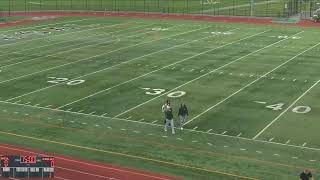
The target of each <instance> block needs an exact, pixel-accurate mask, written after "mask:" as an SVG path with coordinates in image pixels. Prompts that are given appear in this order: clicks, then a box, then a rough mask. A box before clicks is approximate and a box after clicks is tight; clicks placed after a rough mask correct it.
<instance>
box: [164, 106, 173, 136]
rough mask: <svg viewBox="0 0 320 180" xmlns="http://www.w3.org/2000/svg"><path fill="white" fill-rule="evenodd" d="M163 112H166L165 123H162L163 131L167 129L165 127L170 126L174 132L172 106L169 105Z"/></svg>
mask: <svg viewBox="0 0 320 180" xmlns="http://www.w3.org/2000/svg"><path fill="white" fill-rule="evenodd" d="M165 113H166V124H165V125H164V131H167V128H168V127H170V126H171V130H172V134H175V131H174V124H173V112H172V108H171V107H170V108H169V109H168V110H167V111H166V112H165Z"/></svg>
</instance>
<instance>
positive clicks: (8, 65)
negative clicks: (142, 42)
mask: <svg viewBox="0 0 320 180" xmlns="http://www.w3.org/2000/svg"><path fill="white" fill-rule="evenodd" d="M118 25H123V24H116V25H112V26H118ZM112 26H109V27H112ZM145 26H149V25H143V26H137V27H130V28H124V29H122V30H118V31H112V32H108V33H103V34H98V35H94V36H89V38H92V37H99V36H105V35H112V34H115V33H119V32H123V31H127V30H130V29H136V28H142V27H145ZM104 28H106V27H104ZM99 29H100V28H99ZM91 30H93V29H91ZM138 31H141V30H137V32H138ZM145 33H146V32H143V33H142V34H145ZM139 34H141V33H139ZM139 34H135V35H134V36H136V35H139ZM128 37H130V36H128ZM87 38H88V36H85V38H78V39H73V40H85V39H87ZM73 40H71V41H64V42H62V43H66V42H72V41H73ZM112 41H115V40H108V41H105V42H103V43H107V42H112ZM60 43H61V42H59V43H55V44H60ZM87 43H88V42H87V41H86V42H83V43H80V44H70V45H67V46H64V48H70V47H73V46H79V45H82V44H87ZM103 43H98V44H88V45H85V46H80V47H77V48H71V49H68V50H64V51H59V52H54V53H52V54H48V55H44V56H55V55H57V54H63V53H66V52H70V51H74V50H78V49H82V48H85V47H90V46H95V45H100V44H103ZM55 44H49V45H45V46H50V45H55ZM45 46H40V47H39V48H42V47H45ZM50 50H52V49H50ZM54 51H55V50H54ZM49 52H50V51H49ZM28 55H42V54H28ZM0 56H1V55H0ZM23 58H24V57H18V58H13V59H10V60H17V59H23ZM41 58H43V55H42V56H40V57H35V58H31V59H28V60H25V61H19V62H15V63H11V64H7V65H3V66H0V69H3V68H7V67H11V66H15V65H18V64H22V63H26V62H30V61H34V60H37V59H40V60H41Z"/></svg>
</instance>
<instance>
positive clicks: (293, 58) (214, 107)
mask: <svg viewBox="0 0 320 180" xmlns="http://www.w3.org/2000/svg"><path fill="white" fill-rule="evenodd" d="M319 44H320V43H317V44H316V45H314V46H312V47H310V48H308V49H306V50H304V51H302V52H300V53H299V54H297V55H295V56H294V57H292V58H290V59H289V60H287V61H285V62H283V63H282V64H280V65H279V66H277V67H275V68H274V69H272V70H271V71H269V72H267V73H265V74H264V75H262V76H260V77H259V78H257V79H255V80H254V81H252V82H250V83H249V84H247V85H246V86H244V87H242V88H241V89H239V90H237V91H236V92H234V93H232V94H231V95H230V96H228V97H226V98H225V99H223V100H221V101H219V102H218V103H217V104H215V105H213V106H211V107H209V108H208V109H206V110H205V111H203V112H201V113H200V114H198V115H197V116H195V117H193V118H192V119H190V120H189V121H188V122H186V123H185V125H186V124H189V123H190V122H192V121H193V120H195V119H196V118H198V117H200V116H202V115H203V114H205V113H207V112H208V111H210V110H211V109H213V108H215V107H217V106H218V105H220V104H221V103H223V102H225V101H226V100H228V99H230V98H231V97H233V96H234V95H236V94H238V93H239V92H241V91H242V90H244V89H246V88H247V87H249V86H251V85H252V84H254V83H256V82H257V81H259V80H260V79H262V78H264V77H266V76H267V75H269V74H270V73H272V72H273V71H275V70H277V69H279V68H280V67H282V66H283V65H285V64H287V63H288V62H290V61H292V60H294V59H295V58H297V57H299V56H300V55H302V54H304V53H305V52H307V51H309V50H311V49H313V48H315V47H316V46H318V45H319Z"/></svg>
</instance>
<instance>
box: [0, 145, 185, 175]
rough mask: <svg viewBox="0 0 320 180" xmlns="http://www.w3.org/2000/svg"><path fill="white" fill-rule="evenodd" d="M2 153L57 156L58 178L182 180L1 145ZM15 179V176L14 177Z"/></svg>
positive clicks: (56, 172)
mask: <svg viewBox="0 0 320 180" xmlns="http://www.w3.org/2000/svg"><path fill="white" fill-rule="evenodd" d="M0 154H1V155H43V156H54V157H55V178H54V179H57V180H181V179H179V178H174V177H168V176H164V175H157V174H153V173H150V172H145V171H140V170H133V169H128V168H119V167H115V166H112V165H107V164H102V163H98V162H89V161H83V160H79V159H75V158H71V157H66V156H61V155H57V154H53V153H42V152H39V151H35V150H30V149H25V148H18V147H13V146H10V145H0ZM12 179H13V178H12Z"/></svg>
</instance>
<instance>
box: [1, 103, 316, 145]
mask: <svg viewBox="0 0 320 180" xmlns="http://www.w3.org/2000/svg"><path fill="white" fill-rule="evenodd" d="M0 103H3V104H10V105H16V106H22V107H29V108H34V109H40V110H48V111H53V112H64V113H69V114H75V115H80V116H87V117H95V118H103V119H106V120H111V119H113V120H119V121H125V122H130V123H136V124H145V125H150V126H157V127H163V125H161V124H152V123H148V122H138V121H134V120H127V119H121V118H111V117H105V116H99V115H90V114H85V113H79V112H72V111H64V110H60V109H51V108H45V107H36V106H32V105H25V104H15V103H11V102H6V101H0ZM107 128H109V129H112V128H111V127H107ZM185 131H190V132H195V133H201V134H208V135H214V136H221V137H226V138H232V139H241V140H245V141H251V142H259V143H263V144H274V145H279V146H285V147H292V148H299V149H307V150H314V151H320V148H311V147H303V146H296V145H290V144H284V143H277V142H269V141H264V140H257V139H251V138H244V137H236V136H231V135H222V134H217V133H208V132H204V131H199V130H192V129H185ZM149 135H153V134H149Z"/></svg>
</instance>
